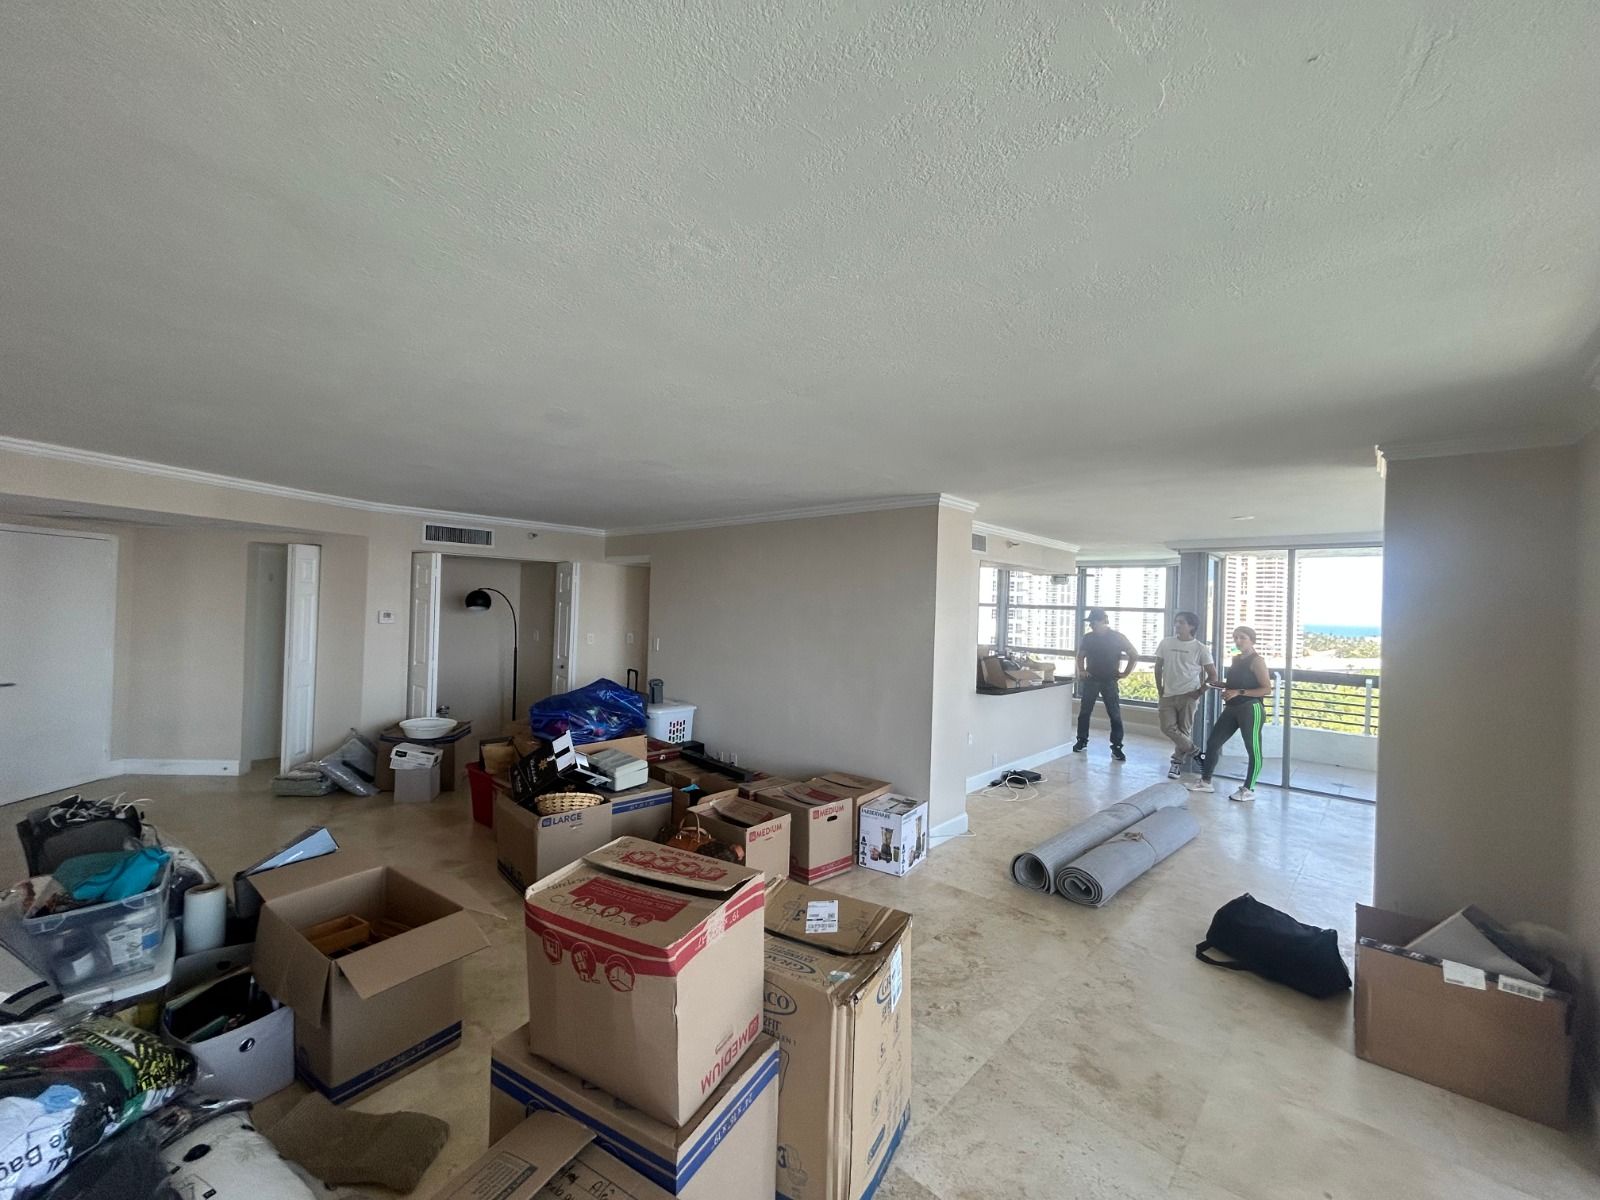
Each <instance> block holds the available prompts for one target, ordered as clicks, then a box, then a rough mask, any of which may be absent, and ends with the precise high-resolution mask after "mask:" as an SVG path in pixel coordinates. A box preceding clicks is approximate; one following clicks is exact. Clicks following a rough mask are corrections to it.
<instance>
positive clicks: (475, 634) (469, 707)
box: [439, 554, 522, 759]
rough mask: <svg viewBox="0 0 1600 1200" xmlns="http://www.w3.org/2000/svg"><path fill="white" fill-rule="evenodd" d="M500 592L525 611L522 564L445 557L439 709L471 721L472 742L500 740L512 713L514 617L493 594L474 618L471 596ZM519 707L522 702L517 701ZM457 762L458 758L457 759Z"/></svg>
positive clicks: (470, 752)
mask: <svg viewBox="0 0 1600 1200" xmlns="http://www.w3.org/2000/svg"><path fill="white" fill-rule="evenodd" d="M479 587H492V588H498V589H500V591H502V592H504V593H505V594H506V595H507V596H509V597H510V598H511V603H512V604H513V605H515V606H516V607H517V612H518V620H519V621H520V620H521V609H522V603H521V602H522V564H521V563H515V562H505V561H499V560H495V559H478V558H460V557H457V556H456V555H453V554H447V555H445V556H444V560H443V569H442V570H441V572H440V579H439V703H440V704H442V705H448V706H449V708H450V715H451V716H452V717H454V718H455V719H456V720H458V721H471V722H472V731H473V738H472V740H471V744H469V745H468V746H467V747H465V750H466V754H467V756H468V757H471V756H472V755H473V754H475V753H476V751H475V749H474V747H475V746H476V744H477V742H476V739H477V738H480V737H498V736H499V735H500V734H501V733H503V732H504V729H505V724H506V722H507V721H509V720H511V719H512V716H513V715H512V712H511V649H512V637H511V615H510V613H509V612H508V611H507V610H506V605H505V602H504V601H503V600H501V598H500V597H499V596H496V595H493V594H491V595H490V597H489V599H490V601H491V602H492V603H491V606H490V608H489V611H488V612H470V611H468V609H467V607H466V597H467V593H468V592H470V591H472V589H473V588H479ZM518 703H519V704H520V703H521V697H520V696H519V697H518ZM457 757H458V759H459V757H460V756H459V755H458V756H457Z"/></svg>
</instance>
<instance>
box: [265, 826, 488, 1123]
mask: <svg viewBox="0 0 1600 1200" xmlns="http://www.w3.org/2000/svg"><path fill="white" fill-rule="evenodd" d="M251 882H252V883H253V884H254V885H255V887H256V890H257V891H258V892H259V893H260V895H261V898H262V900H263V902H264V903H263V906H262V909H261V924H260V927H259V929H258V930H257V932H256V952H255V976H256V980H257V981H258V982H259V983H260V985H261V986H262V987H263V988H265V989H266V991H267V993H268V994H269V995H271V996H274V997H276V998H277V999H279V1000H281V1001H283V1002H284V1003H285V1004H287V1005H288V1006H289V1007H290V1008H292V1009H293V1010H294V1018H295V1019H294V1040H295V1068H296V1070H297V1071H298V1072H299V1074H300V1076H301V1077H302V1078H303V1079H304V1080H305V1081H306V1082H307V1083H308V1084H310V1085H311V1086H312V1087H314V1088H316V1089H317V1091H319V1092H321V1093H322V1094H323V1095H324V1096H326V1097H327V1098H328V1099H329V1100H331V1101H333V1102H334V1103H335V1104H344V1103H347V1102H348V1101H351V1100H355V1099H357V1098H358V1097H360V1096H364V1095H366V1094H367V1093H368V1092H369V1091H371V1090H372V1089H373V1088H376V1087H379V1086H381V1085H383V1084H385V1083H388V1082H389V1081H390V1080H392V1079H395V1078H398V1077H399V1076H400V1075H403V1074H405V1073H406V1072H407V1071H410V1070H412V1069H413V1068H415V1067H418V1066H421V1065H422V1064H423V1063H424V1062H427V1061H428V1060H429V1059H431V1058H434V1057H435V1056H437V1055H439V1054H443V1053H444V1052H446V1051H448V1050H453V1049H455V1047H456V1046H457V1045H458V1044H459V1043H460V1041H461V1019H462V1011H463V1004H462V992H461V960H462V959H463V958H465V957H466V956H467V955H469V954H472V953H473V952H475V951H478V950H482V949H483V948H484V947H485V946H487V945H488V944H489V942H488V939H487V938H485V937H484V935H483V932H482V931H481V930H480V929H479V928H478V923H477V921H476V920H475V919H474V918H473V916H472V912H470V911H468V910H469V909H470V910H475V911H479V912H489V911H491V909H490V907H489V904H488V902H487V901H484V900H482V899H480V898H479V897H477V896H475V895H473V894H472V893H471V892H470V891H469V890H468V889H465V888H463V887H462V886H461V885H460V884H458V883H456V882H455V881H453V880H450V879H447V878H444V877H442V876H436V875H433V874H426V873H422V872H414V871H410V870H401V869H400V868H398V867H390V866H385V865H383V864H382V863H379V862H376V861H375V860H373V859H371V858H369V857H366V856H363V855H357V854H352V853H350V852H349V851H340V852H339V853H337V854H332V855H328V856H327V857H324V858H317V859H312V860H311V861H309V862H302V863H296V864H295V865H294V866H288V867H282V868H280V869H278V870H276V871H268V872H267V873H266V874H264V875H257V876H253V877H252V879H251ZM350 917H357V918H360V919H361V920H364V921H366V922H369V923H370V924H372V925H373V926H375V927H377V928H378V929H381V930H383V931H384V932H383V933H381V934H379V935H377V937H376V938H374V939H369V940H368V941H366V942H365V943H364V944H362V943H358V944H356V945H355V946H353V947H350V948H347V949H346V950H345V951H344V952H343V953H342V954H341V956H340V957H337V958H330V957H329V956H328V955H326V954H324V953H323V952H322V951H321V950H319V949H318V948H317V947H315V946H313V945H312V944H311V943H310V942H309V941H308V940H306V938H305V936H304V935H303V934H302V933H301V931H302V930H305V929H309V928H310V927H311V926H313V925H318V924H321V923H322V922H325V921H331V920H334V919H336V918H338V919H347V918H350Z"/></svg>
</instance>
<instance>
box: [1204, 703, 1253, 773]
mask: <svg viewBox="0 0 1600 1200" xmlns="http://www.w3.org/2000/svg"><path fill="white" fill-rule="evenodd" d="M1263 712H1264V709H1263V707H1262V704H1261V701H1260V699H1259V698H1255V697H1252V698H1251V699H1250V700H1248V701H1245V700H1239V701H1235V702H1234V703H1232V704H1224V705H1223V706H1222V713H1221V715H1220V716H1218V717H1217V720H1216V724H1214V725H1212V726H1211V736H1210V737H1209V738H1207V739H1206V765H1205V767H1204V768H1203V771H1202V774H1201V776H1200V777H1201V778H1202V779H1210V778H1211V772H1213V771H1215V770H1216V769H1217V757H1218V756H1219V755H1220V754H1221V753H1222V748H1223V747H1224V746H1226V745H1227V744H1228V739H1229V738H1231V737H1232V736H1233V735H1234V734H1235V733H1236V732H1237V733H1239V734H1241V735H1243V739H1244V752H1245V754H1247V755H1248V756H1249V758H1250V764H1249V767H1248V769H1247V770H1246V771H1245V773H1244V785H1245V787H1247V788H1253V787H1255V786H1256V779H1257V778H1258V777H1259V776H1260V774H1261V725H1262V714H1263Z"/></svg>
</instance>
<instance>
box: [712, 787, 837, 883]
mask: <svg viewBox="0 0 1600 1200" xmlns="http://www.w3.org/2000/svg"><path fill="white" fill-rule="evenodd" d="M739 794H740V795H741V796H744V797H745V798H747V799H750V800H755V801H757V802H759V803H761V804H767V805H770V806H772V807H773V808H777V809H780V810H782V811H783V812H786V813H788V814H789V815H790V816H791V817H793V818H794V823H793V825H792V826H791V827H790V830H789V874H790V875H792V876H794V878H796V879H798V880H800V881H801V882H803V883H816V882H817V881H819V880H822V879H830V878H832V877H833V876H835V875H842V874H844V872H846V871H848V870H849V869H850V868H851V867H852V866H853V865H854V864H855V858H856V855H855V807H856V804H855V801H854V800H852V799H851V798H850V797H849V796H844V795H840V794H839V793H838V792H836V791H833V790H830V789H829V788H827V787H825V786H821V785H820V784H819V781H817V780H812V781H809V782H807V783H795V782H794V781H793V780H789V779H762V780H757V781H755V782H753V783H751V784H747V785H744V786H741V787H740V789H739Z"/></svg>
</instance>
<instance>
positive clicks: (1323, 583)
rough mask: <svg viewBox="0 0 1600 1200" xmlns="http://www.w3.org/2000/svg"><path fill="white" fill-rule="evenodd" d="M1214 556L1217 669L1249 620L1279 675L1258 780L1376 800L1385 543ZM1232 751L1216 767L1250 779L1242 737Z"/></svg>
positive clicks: (1274, 675)
mask: <svg viewBox="0 0 1600 1200" xmlns="http://www.w3.org/2000/svg"><path fill="white" fill-rule="evenodd" d="M1213 561H1214V563H1215V574H1214V576H1213V579H1214V586H1215V589H1216V591H1215V595H1216V604H1215V606H1214V608H1213V610H1212V619H1213V623H1214V624H1213V630H1212V633H1213V637H1214V645H1215V646H1216V647H1217V649H1218V665H1219V668H1220V667H1221V666H1223V665H1224V664H1225V662H1226V660H1227V658H1228V657H1231V655H1232V653H1233V646H1232V640H1231V639H1232V631H1233V629H1234V628H1235V627H1237V626H1239V625H1248V626H1250V627H1251V628H1253V629H1254V630H1255V631H1256V635H1257V640H1256V649H1257V650H1258V651H1259V652H1260V653H1261V655H1262V657H1263V658H1265V659H1266V662H1267V670H1268V674H1269V676H1270V678H1271V682H1272V691H1271V693H1270V694H1269V695H1268V696H1267V697H1266V700H1265V701H1264V708H1265V714H1264V715H1265V722H1264V724H1263V725H1262V730H1261V754H1262V758H1263V765H1262V770H1261V777H1260V782H1262V783H1264V784H1268V785H1270V786H1277V787H1287V788H1294V789H1296V790H1298V791H1303V792H1315V793H1317V794H1319V795H1326V796H1340V797H1343V798H1346V799H1352V800H1364V801H1367V802H1374V801H1376V800H1377V765H1378V736H1379V731H1380V726H1381V709H1382V688H1381V683H1382V673H1383V654H1382V644H1383V636H1382V628H1381V611H1382V594H1383V550H1382V548H1381V547H1378V546H1330V547H1307V548H1291V549H1285V550H1248V551H1230V552H1227V553H1223V554H1218V555H1216V556H1214V557H1213ZM1208 708H1211V709H1214V708H1215V701H1212V702H1211V703H1210V704H1208ZM1208 715H1211V714H1208ZM1229 749H1230V750H1231V751H1232V753H1227V752H1225V754H1224V757H1223V759H1222V761H1221V763H1220V764H1219V765H1218V767H1217V772H1216V773H1217V775H1218V776H1219V777H1224V778H1229V779H1241V778H1243V775H1244V767H1245V759H1244V756H1243V754H1242V753H1241V752H1240V750H1239V747H1238V743H1237V741H1235V742H1234V743H1233V744H1232V745H1231V746H1230V747H1229Z"/></svg>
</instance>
